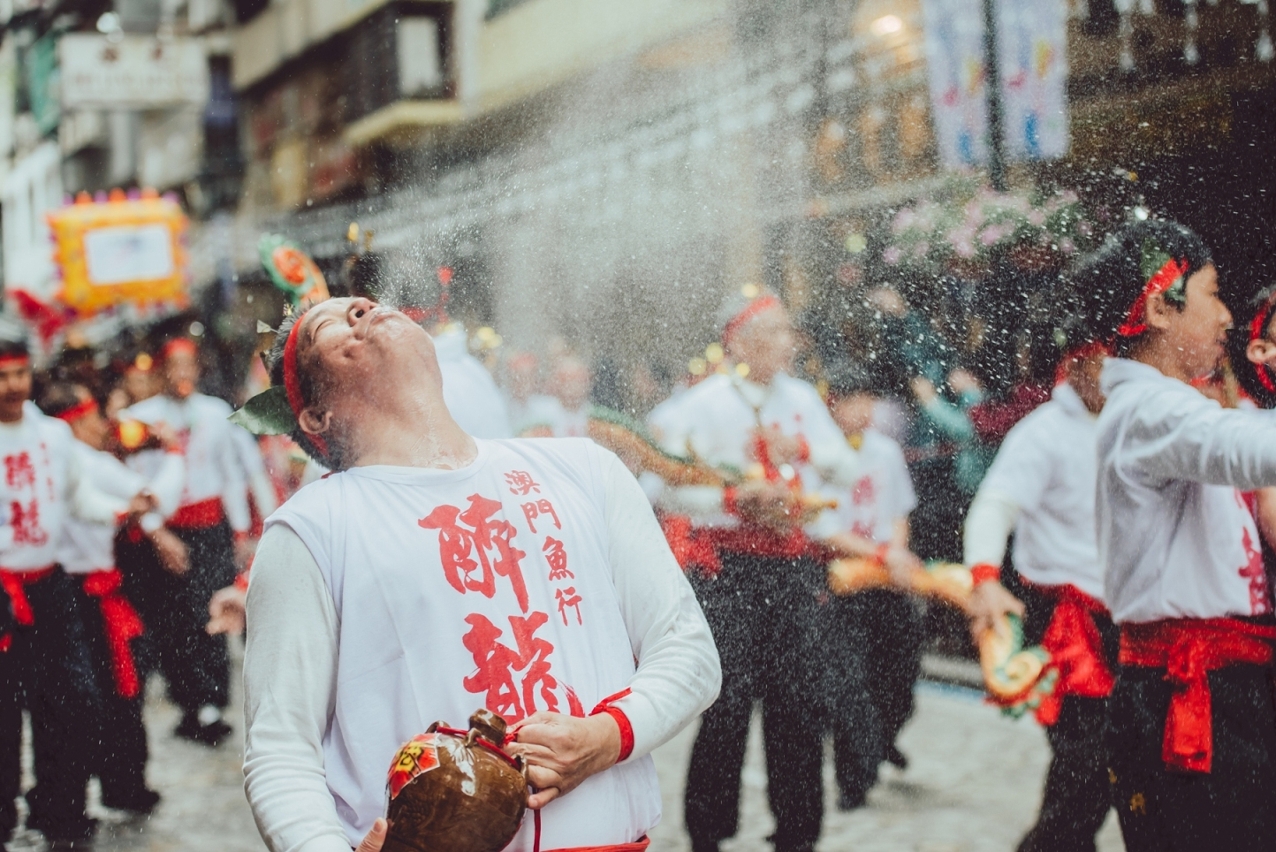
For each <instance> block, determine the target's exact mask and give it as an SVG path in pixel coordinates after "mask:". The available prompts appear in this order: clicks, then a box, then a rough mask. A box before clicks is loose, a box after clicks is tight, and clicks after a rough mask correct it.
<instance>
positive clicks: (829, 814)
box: [7, 678, 1122, 852]
mask: <svg viewBox="0 0 1276 852" xmlns="http://www.w3.org/2000/svg"><path fill="white" fill-rule="evenodd" d="M236 680H237V678H236ZM917 699H918V701H917V715H916V716H915V717H914V718H913V720H912V722H910V724H909V725H908V727H907V728H905V730H904V732H903V734H902V736H901V739H900V746H901V749H902V750H903V751H904V753H905V754H907V755H908V757H909V759H910V766H909V768H908V770H907V771H905V772H900V771H898V770H895V769H894V768H892V767H885V768H884V769H883V771H882V782H881V783H880V784H879V785H878V786H877V787H876V788H875V789H874V790H873V791H872V792H871V793H870V794H869V804H868V807H866V808H862V809H860V810H857V811H854V812H852V813H839V812H838V811H837V810H836V808H835V806H834V802H835V789H834V784H833V776H832V769H831V763H830V762H828V761H826V771H825V792H826V799H827V801H828V809H827V811H826V817H825V825H824V834H823V837H822V838H821V840H820V844H819V847H818V848H819V850H820V852H835V850H836V852H842V850H856V852H860V851H861V850H862V852H873V851H874V850H883V852H885V850H890V852H1009V850H1013V849H1014V847H1015V843H1016V842H1017V841H1018V839H1019V838H1020V837H1021V836H1022V835H1023V834H1024V832H1025V831H1027V829H1028V827H1029V826H1030V825H1031V823H1032V820H1033V817H1034V815H1035V814H1036V809H1037V806H1038V804H1039V797H1040V791H1041V783H1042V778H1043V776H1044V773H1045V768H1046V764H1047V761H1048V759H1049V753H1048V750H1047V746H1046V740H1045V737H1044V735H1043V734H1042V732H1041V730H1040V728H1039V727H1038V726H1037V725H1036V723H1035V722H1033V721H1031V720H1030V719H1022V720H1017V721H1016V720H1011V719H1007V718H1004V717H1002V716H1001V715H1000V714H999V713H998V712H997V711H996V710H995V709H993V708H991V707H989V706H987V705H985V704H983V703H982V702H981V701H980V699H979V696H978V695H977V694H976V693H974V692H973V691H971V690H967V689H962V688H954V687H945V686H937V685H933V684H929V683H922V684H919V686H918V690H917ZM146 718H147V725H148V728H149V729H150V735H151V755H152V757H151V765H150V782H151V785H152V786H153V787H154V788H155V789H157V790H159V791H160V792H161V793H163V795H164V801H163V803H162V804H161V805H160V807H159V808H158V809H157V810H156V812H155V814H154V815H153V816H152V817H151V818H150V819H147V820H128V819H124V818H123V817H122V815H121V814H119V813H116V812H110V811H106V810H104V809H102V808H100V807H98V806H96V804H95V805H93V808H92V810H93V812H94V814H95V815H96V816H98V817H99V818H101V819H102V828H101V829H100V831H99V836H98V840H97V843H96V845H95V847H94V849H96V850H97V852H262V850H263V849H264V848H265V847H264V845H263V844H262V842H261V840H260V838H259V837H258V834H257V829H256V826H255V825H254V824H253V819H252V815H251V814H250V813H249V810H248V805H247V803H246V802H245V800H244V793H243V775H242V773H241V771H240V755H241V753H242V748H243V738H242V730H243V722H242V718H243V717H242V713H241V712H240V710H239V701H238V697H237V698H236V702H235V705H234V709H233V710H232V712H231V715H230V716H229V720H230V721H231V723H232V724H233V725H234V727H235V736H234V738H233V739H232V740H231V741H228V742H227V743H225V744H223V745H222V746H221V747H220V748H218V749H208V748H205V747H203V746H199V745H194V744H191V743H188V742H185V741H183V740H178V739H175V738H174V737H173V736H172V734H171V731H172V729H173V727H174V726H175V725H176V724H177V721H178V713H177V711H176V709H175V708H174V707H173V706H172V705H170V704H168V703H167V702H166V701H165V700H164V699H163V690H162V686H161V684H159V683H158V682H155V681H153V682H152V683H151V684H150V689H149V690H148V699H147V707H146ZM758 728H759V726H758V724H757V721H756V720H755V723H754V726H753V731H752V732H751V740H750V743H749V751H748V757H747V759H746V767H745V773H744V793H743V795H744V801H743V805H742V808H741V812H742V816H741V826H740V832H739V835H738V836H737V837H736V838H734V839H733V840H731V841H728V842H727V843H724V844H723V849H724V852H755V850H756V852H763V850H769V849H770V844H768V843H766V841H765V838H766V836H767V835H768V834H769V833H770V832H771V830H772V828H773V826H774V823H773V822H772V819H771V816H770V813H769V811H768V810H767V806H766V774H765V771H764V768H763V759H762V742H761V736H760V733H759V729H758ZM694 735H695V727H694V726H692V727H691V728H689V729H688V730H687V731H684V732H683V733H682V734H681V735H679V736H678V737H676V738H675V739H674V740H673V741H672V742H670V743H668V744H666V745H665V746H663V747H662V748H661V749H659V750H658V751H657V752H656V755H655V758H656V767H657V770H658V772H659V774H660V784H661V789H662V790H663V792H664V805H665V809H664V810H665V816H664V820H663V821H662V823H661V824H660V826H659V827H657V829H656V830H655V831H654V832H653V833H652V849H653V850H657V852H665V851H666V850H668V852H688V850H689V849H690V844H689V843H688V841H687V837H686V834H685V833H684V831H683V828H682V788H683V780H684V778H685V774H686V766H687V758H688V753H689V751H690V748H691V743H692V740H693V739H694ZM7 849H8V850H9V852H43V844H42V843H40V840H39V835H36V834H22V835H19V836H18V837H17V838H16V839H15V840H14V842H12V843H10V844H9V845H8V847H7ZM1120 849H1122V845H1121V839H1120V833H1119V831H1118V829H1117V826H1116V820H1115V818H1114V817H1113V816H1112V815H1109V820H1108V823H1107V824H1106V825H1105V826H1104V828H1103V832H1102V834H1101V836H1100V838H1099V850H1100V852H1117V850H1120Z"/></svg>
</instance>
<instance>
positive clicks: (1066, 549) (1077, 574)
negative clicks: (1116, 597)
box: [966, 383, 1103, 600]
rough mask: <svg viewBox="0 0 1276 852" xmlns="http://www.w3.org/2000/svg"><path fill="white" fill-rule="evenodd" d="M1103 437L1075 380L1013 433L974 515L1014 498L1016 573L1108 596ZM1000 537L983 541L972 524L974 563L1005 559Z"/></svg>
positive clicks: (969, 536) (1035, 580)
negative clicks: (1101, 517)
mask: <svg viewBox="0 0 1276 852" xmlns="http://www.w3.org/2000/svg"><path fill="white" fill-rule="evenodd" d="M1097 434H1098V418H1097V417H1095V416H1094V415H1093V414H1091V413H1090V411H1089V409H1087V408H1086V407H1085V403H1084V402H1082V401H1081V398H1080V397H1079V396H1077V392H1076V391H1075V390H1073V389H1072V386H1071V385H1068V384H1066V383H1065V384H1060V385H1058V386H1057V387H1055V389H1054V393H1053V394H1052V396H1051V398H1050V400H1049V401H1048V402H1046V403H1045V404H1043V405H1041V406H1039V407H1038V408H1036V409H1035V410H1034V411H1033V412H1032V413H1031V414H1029V415H1028V416H1027V417H1025V418H1024V419H1023V420H1020V421H1019V422H1018V423H1016V424H1015V426H1014V428H1013V429H1011V430H1010V432H1009V433H1008V434H1007V435H1006V439H1005V440H1004V441H1003V442H1002V444H1001V448H1000V449H999V450H998V451H997V457H996V459H995V460H994V461H993V463H992V466H991V467H990V468H989V469H988V475H987V476H985V477H984V481H983V483H982V484H981V485H980V486H979V493H978V494H977V495H976V496H975V503H973V504H972V508H971V517H972V518H973V517H975V516H977V515H978V508H977V507H978V506H979V505H982V504H983V503H984V502H986V501H988V500H990V499H1000V500H1002V501H1005V502H1008V503H1009V504H1011V505H1012V506H1013V507H1014V509H1015V510H1017V518H1016V520H1015V524H1014V532H1015V549H1014V558H1015V568H1016V570H1018V571H1019V573H1021V574H1023V576H1024V577H1026V578H1027V579H1028V580H1029V581H1030V582H1032V583H1038V584H1041V585H1045V586H1060V585H1065V584H1071V585H1074V586H1076V587H1077V588H1078V589H1080V590H1081V591H1083V592H1085V593H1086V594H1087V595H1090V596H1092V597H1094V598H1097V599H1099V600H1102V599H1103V569H1102V568H1101V566H1100V563H1099V548H1098V545H1097V544H1096V542H1095V519H1094V518H1095V515H1094V500H1095V494H1094V489H1095V480H1096V478H1097V475H1098V474H1097V473H1096V469H1097V465H1098V459H1097V455H1096V453H1097V450H1096V449H1095V440H1096V436H1097ZM992 535H993V539H994V540H993V541H990V542H975V541H972V540H971V539H972V538H973V536H974V531H973V530H972V529H970V528H969V527H968V529H967V542H966V547H967V558H968V560H970V561H974V562H991V563H992V564H995V565H1000V564H1001V555H1002V554H1004V552H1005V547H1006V531H1002V532H1000V533H999V534H998V533H996V532H994V533H993V534H992ZM997 539H1000V540H999V541H998V540H997ZM985 550H987V551H988V552H984V551H985Z"/></svg>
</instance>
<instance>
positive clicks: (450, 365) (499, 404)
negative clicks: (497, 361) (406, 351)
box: [433, 326, 514, 438]
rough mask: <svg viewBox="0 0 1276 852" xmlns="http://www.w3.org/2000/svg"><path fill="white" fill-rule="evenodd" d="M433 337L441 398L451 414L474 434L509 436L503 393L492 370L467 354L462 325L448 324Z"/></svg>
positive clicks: (508, 419)
mask: <svg viewBox="0 0 1276 852" xmlns="http://www.w3.org/2000/svg"><path fill="white" fill-rule="evenodd" d="M433 339H434V352H435V354H436V355H437V356H438V359H439V372H440V373H441V374H442V376H443V402H444V403H445V404H446V405H447V410H448V411H449V412H450V413H451V415H452V418H453V419H454V420H456V422H457V424H458V425H459V426H460V427H461V428H462V429H464V430H465V431H466V432H468V433H469V434H471V435H473V436H474V437H476V438H512V437H513V436H514V432H513V429H512V427H511V426H510V415H509V411H508V410H507V409H506V407H505V397H503V396H502V395H501V391H500V388H498V387H497V386H496V380H495V379H493V378H492V374H491V373H489V372H488V371H487V368H486V367H484V366H483V365H482V364H481V363H479V360H478V359H477V358H475V357H474V356H473V355H471V354H470V351H469V346H468V343H467V340H466V335H465V329H464V328H462V327H460V326H456V327H449V328H447V329H446V330H444V331H442V332H440V333H439V334H436V335H434V338H433Z"/></svg>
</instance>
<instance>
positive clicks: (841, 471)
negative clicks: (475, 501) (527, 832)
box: [657, 287, 859, 852]
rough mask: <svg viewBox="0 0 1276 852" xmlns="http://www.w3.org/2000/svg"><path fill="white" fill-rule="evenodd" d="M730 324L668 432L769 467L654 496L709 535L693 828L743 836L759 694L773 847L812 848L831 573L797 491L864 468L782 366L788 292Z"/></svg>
mask: <svg viewBox="0 0 1276 852" xmlns="http://www.w3.org/2000/svg"><path fill="white" fill-rule="evenodd" d="M721 320H722V321H721V323H720V326H721V328H722V344H723V346H724V348H725V350H726V353H727V355H728V358H729V361H728V367H729V368H730V372H728V373H725V374H720V375H715V376H713V377H711V378H708V379H705V380H704V381H703V382H701V383H700V384H698V385H696V386H695V387H694V388H691V389H690V390H688V391H686V393H684V394H683V395H682V398H681V401H680V402H679V404H678V411H677V416H676V417H669V418H668V420H667V421H666V422H665V424H664V425H665V429H664V435H663V439H662V440H663V442H664V446H665V448H666V449H667V450H668V451H670V452H672V453H675V454H678V455H686V454H687V453H688V450H690V451H692V452H694V453H695V455H696V456H697V457H698V458H700V459H702V460H704V461H705V462H707V463H709V464H712V465H718V466H730V467H733V468H735V469H736V470H739V471H744V470H746V469H747V468H749V467H750V466H751V465H753V464H758V465H761V467H762V470H763V474H764V475H763V476H762V477H761V478H758V479H753V480H747V481H746V482H745V483H744V484H742V485H740V486H738V487H730V488H726V489H723V488H717V487H712V486H695V487H683V488H665V489H664V490H663V491H662V492H661V493H660V495H659V497H658V499H657V506H658V507H659V508H661V509H662V510H663V511H666V512H669V513H670V514H674V515H684V516H689V517H690V518H691V520H692V521H693V523H694V524H695V525H696V529H695V530H693V534H695V535H697V536H699V537H701V539H702V540H705V541H707V542H708V543H709V544H710V545H711V546H710V547H708V549H707V551H706V552H705V557H706V558H703V559H702V561H701V563H700V564H698V565H696V566H694V567H693V568H692V570H691V571H690V579H691V582H692V586H693V588H695V590H696V594H697V596H698V597H699V599H700V603H701V605H702V606H703V607H704V610H705V616H706V617H707V618H708V619H709V624H710V626H711V627H712V629H713V635H714V638H715V639H716V640H717V643H718V651H719V653H720V654H721V655H722V669H723V691H722V696H721V697H720V698H719V699H718V701H717V703H716V704H714V706H713V707H712V708H710V710H709V712H708V713H706V714H705V717H704V719H703V721H702V723H701V726H700V731H699V734H698V735H697V737H696V743H695V746H694V747H693V749H692V754H691V766H690V769H689V771H688V777H687V792H686V820H687V828H688V831H689V833H690V834H691V840H692V845H693V848H694V849H695V850H696V852H704V850H716V849H718V843H719V842H720V841H722V840H724V839H726V838H728V837H731V836H732V835H734V834H735V832H736V827H737V823H738V817H739V807H740V773H741V771H742V769H743V763H744V748H745V742H746V739H747V737H748V730H749V720H750V717H751V715H752V712H753V705H754V702H755V701H756V700H757V699H758V698H759V697H761V699H762V712H763V736H764V738H765V739H766V743H767V751H768V753H769V754H772V755H775V756H776V759H775V762H773V763H772V766H773V767H775V768H776V769H779V768H780V766H781V765H782V766H783V771H782V772H777V773H776V774H775V775H772V776H771V777H770V778H769V780H768V785H767V795H768V797H769V799H770V804H771V811H772V813H773V814H774V815H775V818H776V833H775V837H774V842H775V846H776V849H777V850H780V852H787V850H808V849H810V848H812V847H813V845H814V844H815V842H816V840H817V839H818V838H819V835H820V822H821V819H822V817H823V810H824V805H823V792H822V786H823V785H822V783H821V777H820V767H821V764H822V763H823V746H822V744H821V738H820V737H817V736H814V735H813V731H815V730H817V728H818V724H819V719H818V716H819V713H818V705H819V703H820V702H821V700H822V699H823V685H822V678H821V677H820V673H819V671H818V668H819V665H820V661H819V660H818V658H817V657H818V653H817V648H818V644H817V640H818V635H817V634H818V632H819V628H818V626H817V623H818V610H819V601H820V599H821V597H822V596H823V594H824V592H825V588H826V585H825V584H826V580H825V565H824V563H823V562H821V561H819V560H817V559H815V558H812V556H811V547H812V543H811V541H810V539H808V537H807V536H806V534H805V532H804V531H803V529H802V527H801V522H802V520H803V519H802V518H801V506H800V503H799V502H798V500H797V499H796V494H797V493H798V492H799V491H803V490H804V491H807V492H817V491H818V490H819V489H820V487H821V485H823V484H825V483H836V484H839V485H843V486H848V487H849V486H851V485H853V484H854V482H855V478H856V476H857V474H858V471H859V464H858V460H857V457H856V453H855V451H854V450H852V449H851V448H850V447H849V446H848V445H847V443H846V439H845V438H844V437H843V436H842V433H841V430H839V429H838V428H837V424H836V423H834V422H833V419H832V417H831V416H830V415H829V412H828V409H827V408H826V407H825V405H824V401H823V400H821V399H820V396H819V394H818V393H816V391H815V388H814V387H812V386H811V385H809V384H807V383H806V382H803V381H801V380H799V379H795V378H793V377H792V376H790V375H789V374H788V372H787V371H788V370H789V369H791V367H792V363H793V359H794V357H795V355H796V349H797V342H796V337H795V335H794V332H793V328H792V325H791V323H790V320H789V315H788V312H787V311H786V310H785V309H784V306H783V305H782V304H781V302H780V300H779V299H778V298H777V297H776V296H774V295H772V294H770V293H767V292H764V291H759V290H758V288H756V287H748V288H745V289H744V290H742V291H741V293H740V294H738V295H735V296H733V297H732V298H731V299H730V300H729V301H728V303H727V304H726V305H724V307H723V309H722V312H721ZM745 374H747V378H745V377H744V376H745ZM795 485H796V486H798V488H796V489H795V488H794V487H793V486H795ZM706 562H707V563H708V564H706ZM779 755H783V758H782V760H781V759H780V758H779Z"/></svg>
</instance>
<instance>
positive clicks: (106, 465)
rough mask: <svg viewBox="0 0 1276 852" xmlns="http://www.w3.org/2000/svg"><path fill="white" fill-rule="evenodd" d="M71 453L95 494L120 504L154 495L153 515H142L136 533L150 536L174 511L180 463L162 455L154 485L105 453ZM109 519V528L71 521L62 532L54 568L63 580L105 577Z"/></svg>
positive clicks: (78, 447) (109, 559) (86, 449)
mask: <svg viewBox="0 0 1276 852" xmlns="http://www.w3.org/2000/svg"><path fill="white" fill-rule="evenodd" d="M72 451H73V452H74V453H75V455H76V456H77V457H78V459H79V464H80V469H81V470H82V471H83V475H84V476H85V477H86V478H87V480H88V481H89V482H91V483H92V484H93V486H94V487H95V488H97V489H98V490H100V491H102V492H103V493H106V494H110V495H112V496H114V497H116V498H118V499H120V500H123V501H125V502H127V501H130V500H132V499H133V498H134V497H136V496H137V495H138V494H141V493H142V492H143V491H149V492H150V493H151V494H152V495H154V497H155V499H156V502H157V503H158V504H159V509H158V511H157V512H151V513H148V514H146V515H144V516H143V517H142V519H141V526H142V529H143V530H145V531H146V532H154V531H155V530H157V529H159V528H160V527H161V526H163V525H164V516H165V515H168V514H172V513H173V512H174V511H175V510H176V509H177V504H178V501H179V499H180V498H181V493H182V485H183V483H184V481H185V478H186V469H185V465H183V464H182V457H181V456H180V455H178V454H176V453H167V454H166V456H167V458H165V459H164V462H163V463H162V464H161V465H160V468H159V471H158V472H157V474H156V476H155V479H154V480H151V481H149V482H148V481H147V480H146V479H145V478H144V477H143V476H142V475H141V474H139V473H137V472H136V471H133V470H130V469H129V468H128V467H126V466H125V465H124V463H123V462H121V461H120V460H119V459H117V458H116V457H115V456H113V455H111V454H110V453H105V452H101V451H100V450H95V449H93V448H92V447H90V446H88V445H87V444H84V443H82V442H80V441H75V442H74V446H73V447H72ZM115 530H116V524H115V522H114V519H112V521H111V522H110V523H103V522H100V521H89V520H84V519H82V518H78V517H75V516H74V515H72V516H71V517H70V518H68V519H67V522H66V525H65V527H64V528H63V534H62V543H61V544H60V546H59V547H58V562H60V563H61V565H62V570H64V571H66V572H67V573H68V574H87V573H90V572H93V571H109V570H110V569H112V568H114V567H115V553H114V549H115V548H114V545H115Z"/></svg>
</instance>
